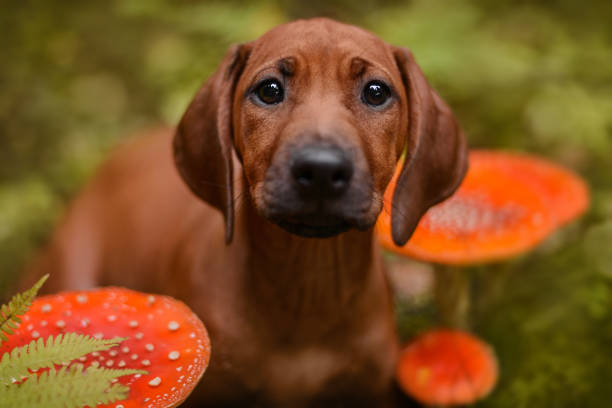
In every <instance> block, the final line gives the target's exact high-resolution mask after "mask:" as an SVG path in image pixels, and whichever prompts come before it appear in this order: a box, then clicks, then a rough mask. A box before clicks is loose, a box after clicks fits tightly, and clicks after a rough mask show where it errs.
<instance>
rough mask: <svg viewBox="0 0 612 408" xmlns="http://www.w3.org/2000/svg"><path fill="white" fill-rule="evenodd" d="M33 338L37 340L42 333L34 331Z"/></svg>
mask: <svg viewBox="0 0 612 408" xmlns="http://www.w3.org/2000/svg"><path fill="white" fill-rule="evenodd" d="M32 337H33V338H35V339H36V338H38V337H40V333H39V332H37V331H36V330H34V331H33V332H32Z"/></svg>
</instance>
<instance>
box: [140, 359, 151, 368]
mask: <svg viewBox="0 0 612 408" xmlns="http://www.w3.org/2000/svg"><path fill="white" fill-rule="evenodd" d="M141 363H142V365H143V366H145V367H148V366H150V365H151V362H150V361H149V360H142V361H141Z"/></svg>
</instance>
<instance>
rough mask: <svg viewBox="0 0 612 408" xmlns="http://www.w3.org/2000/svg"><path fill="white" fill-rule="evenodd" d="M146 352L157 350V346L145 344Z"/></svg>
mask: <svg viewBox="0 0 612 408" xmlns="http://www.w3.org/2000/svg"><path fill="white" fill-rule="evenodd" d="M145 350H147V351H153V350H155V346H154V345H152V344H151V343H147V344H145Z"/></svg>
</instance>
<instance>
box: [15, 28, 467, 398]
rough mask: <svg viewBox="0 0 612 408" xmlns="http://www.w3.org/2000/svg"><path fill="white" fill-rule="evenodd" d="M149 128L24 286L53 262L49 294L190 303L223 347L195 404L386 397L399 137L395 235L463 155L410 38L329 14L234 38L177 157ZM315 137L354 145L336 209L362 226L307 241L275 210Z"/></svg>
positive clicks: (460, 167)
mask: <svg viewBox="0 0 612 408" xmlns="http://www.w3.org/2000/svg"><path fill="white" fill-rule="evenodd" d="M268 74H269V75H276V76H279V77H280V76H282V78H283V80H284V81H286V84H287V95H286V99H285V101H284V102H283V103H282V104H279V105H278V106H275V107H266V108H262V107H261V106H258V105H257V104H255V103H253V102H252V100H251V99H250V98H251V97H250V96H249V89H250V87H252V85H253V83H254V82H255V81H256V80H257V79H258V78H259V77H260V76H262V75H268ZM370 77H381V78H383V79H384V80H386V81H388V83H389V84H390V85H391V86H392V89H393V90H394V92H395V94H394V97H393V98H394V99H393V101H392V102H391V104H390V105H389V107H387V108H385V109H384V110H380V111H374V110H372V109H369V108H368V107H367V106H365V105H364V104H363V102H362V101H361V100H360V98H359V92H360V89H361V88H362V86H363V83H364V82H365V81H366V80H367V79H368V78H370ZM153 133H154V134H151V135H148V136H147V137H144V138H141V139H139V140H137V141H135V142H132V143H130V144H128V145H127V146H124V147H123V148H121V149H119V150H118V151H117V152H116V153H115V154H114V155H113V157H112V158H111V159H110V160H109V161H108V162H107V163H106V164H105V165H104V166H103V167H102V168H101V170H100V171H99V173H98V174H97V176H96V177H95V178H94V179H93V180H92V182H91V183H90V184H89V185H88V186H87V187H86V188H85V190H84V191H83V192H82V193H81V194H80V196H79V197H78V198H77V199H76V200H75V202H74V203H73V204H72V206H71V207H70V209H69V211H68V214H67V216H66V218H65V220H64V221H63V223H62V224H61V225H60V226H59V228H58V229H57V231H56V232H55V234H54V236H53V239H52V241H51V243H50V245H49V247H48V249H47V250H46V251H45V252H44V253H43V254H42V255H41V257H40V258H39V259H38V260H37V262H36V263H35V265H34V266H33V268H32V271H31V272H30V274H29V275H28V279H25V280H24V285H25V284H27V283H28V282H31V281H32V280H33V278H34V277H35V276H40V275H41V274H42V273H45V272H50V273H51V274H52V276H51V279H50V281H49V282H48V284H47V286H46V290H47V291H48V292H55V291H59V290H67V289H83V288H89V287H93V286H100V285H121V286H127V287H129V288H132V289H136V290H141V291H145V292H153V293H164V294H168V295H171V296H174V297H177V298H179V299H182V300H183V301H185V302H186V303H187V304H188V305H189V306H190V307H191V308H193V310H194V311H196V313H197V314H198V315H199V316H200V317H201V318H202V320H203V321H204V322H205V324H206V326H207V328H208V329H209V332H210V335H211V337H212V347H213V351H212V360H211V365H210V367H209V369H208V371H207V373H206V374H205V376H204V378H203V381H202V382H201V384H200V385H199V386H198V387H197V389H196V391H195V392H194V394H193V395H192V397H191V398H190V399H189V400H188V403H187V406H214V407H219V406H290V407H306V406H317V407H320V406H351V407H352V406H368V407H373V406H377V407H379V406H386V405H385V404H391V400H390V394H391V389H392V383H393V376H394V370H395V361H396V357H397V351H398V342H397V337H396V332H395V327H394V319H393V313H392V299H391V294H390V292H389V290H388V285H387V282H386V279H385V276H384V273H383V265H382V262H381V258H380V254H379V250H378V247H377V244H376V242H375V240H374V238H373V233H372V225H373V224H374V222H375V220H376V217H377V216H378V214H379V212H380V211H381V208H382V196H383V192H384V189H385V187H386V185H387V183H388V182H389V180H390V178H391V176H392V174H393V170H394V168H395V165H396V162H397V160H398V158H399V157H400V155H401V154H402V152H403V151H404V150H406V152H407V159H406V165H405V167H404V170H403V172H402V175H401V177H400V179H399V183H398V188H397V191H396V193H395V197H394V202H393V212H392V216H393V237H394V239H395V241H396V242H398V243H403V242H406V240H407V239H408V238H409V237H410V235H411V234H412V231H413V230H414V228H415V227H416V223H417V222H418V220H419V218H420V217H421V216H422V214H423V213H424V212H425V211H426V210H427V208H429V206H431V205H433V204H435V203H437V202H439V201H441V200H442V199H444V198H446V197H447V196H448V195H450V194H451V193H452V192H453V191H454V189H455V188H456V186H457V185H458V184H459V182H460V180H461V179H462V177H463V174H464V172H465V167H466V159H465V157H466V154H465V153H466V152H465V150H466V148H465V141H464V138H463V135H462V134H461V131H460V129H459V127H458V125H457V124H456V122H455V119H454V117H453V116H452V113H451V112H450V110H449V109H448V107H447V106H446V105H445V104H444V102H443V101H442V100H441V99H440V98H439V97H438V96H437V95H436V94H435V92H433V91H432V90H431V88H430V87H429V85H428V84H427V82H426V80H425V78H424V77H423V75H422V73H421V71H420V69H419V68H418V66H417V65H416V63H415V62H414V59H413V57H412V55H411V54H410V52H409V51H407V50H405V49H400V48H395V47H392V46H389V45H387V44H386V43H384V42H383V41H381V40H379V39H378V38H376V37H375V36H374V35H372V34H370V33H369V32H367V31H365V30H362V29H359V28H357V27H353V26H349V25H344V24H340V23H337V22H334V21H331V20H327V19H314V20H307V21H297V22H293V23H289V24H285V25H282V26H279V27H277V28H275V29H273V30H271V31H270V32H268V33H267V34H265V35H263V36H262V37H261V38H259V39H258V40H256V41H254V42H251V43H247V44H244V45H240V46H234V47H232V48H231V49H230V51H229V52H228V54H227V56H226V57H225V59H224V60H223V62H222V63H221V66H220V68H219V70H218V71H217V73H215V75H213V76H212V77H211V78H210V79H209V80H208V81H207V82H206V84H205V85H204V86H203V87H202V89H201V90H200V91H199V92H198V94H197V95H196V97H195V98H194V100H193V102H192V103H191V105H190V106H189V108H188V110H187V112H186V113H185V115H184V117H183V119H182V120H181V123H180V124H179V126H178V129H177V131H176V134H175V136H174V139H173V140H174V142H173V146H174V154H175V157H174V160H173V156H172V154H171V139H172V131H171V130H163V131H158V132H153ZM322 142H324V143H334V144H335V145H338V146H341V147H342V148H343V149H345V150H346V151H347V152H350V154H351V155H352V156H351V157H352V159H353V161H354V166H355V176H354V184H355V191H350V194H353V195H352V196H350V197H352V198H351V199H350V200H346V202H342V203H341V205H340V204H339V205H340V207H338V208H340V210H338V211H340V212H341V213H342V214H343V215H347V217H348V216H349V215H350V217H349V218H350V220H351V222H352V224H351V225H352V226H353V228H351V229H350V230H348V231H346V232H342V233H339V234H337V235H335V236H333V237H330V238H304V237H300V236H297V235H293V234H291V233H289V232H287V231H285V230H284V229H282V228H280V227H279V226H277V225H276V219H275V217H277V212H275V211H277V205H278V203H280V202H283V201H287V202H292V200H294V201H295V199H294V198H292V197H293V196H292V195H291V194H292V193H291V191H290V190H288V187H287V185H288V181H287V178H286V177H287V176H286V171H285V170H286V165H287V163H288V161H290V159H291V152H292V150H291V149H294V148H296V147H295V146H297V148H299V147H300V146H301V145H302V144H304V143H322ZM175 164H176V166H177V167H178V169H179V172H177V171H176V167H175ZM181 176H182V178H183V180H181ZM187 186H188V187H189V189H190V190H191V192H190V191H189V189H188V188H187ZM283 191H284V193H283ZM192 192H193V193H195V195H196V196H197V197H199V199H198V198H197V197H196V196H194V195H193V194H192ZM282 194H285V195H283V196H282V197H281V196H280V195H282ZM202 200H203V201H205V202H206V203H203V202H202ZM315 215H316V214H315ZM226 241H227V242H228V243H229V242H231V243H230V244H228V245H226ZM25 281H27V282H25Z"/></svg>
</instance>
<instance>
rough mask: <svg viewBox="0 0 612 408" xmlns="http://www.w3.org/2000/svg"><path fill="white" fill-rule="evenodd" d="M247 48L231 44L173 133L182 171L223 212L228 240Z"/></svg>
mask: <svg viewBox="0 0 612 408" xmlns="http://www.w3.org/2000/svg"><path fill="white" fill-rule="evenodd" d="M249 51H250V47H249V46H248V45H233V46H232V47H230V49H229V50H228V52H227V54H226V55H225V57H224V58H223V61H222V62H221V65H220V66H219V68H218V69H217V71H216V72H215V73H214V74H213V75H212V76H211V77H210V78H208V80H207V81H206V83H205V84H204V85H203V86H202V88H200V90H199V91H198V93H197V94H196V95H195V97H194V98H193V101H191V103H190V104H189V107H188V108H187V111H186V112H185V113H184V115H183V118H182V119H181V121H180V123H179V125H178V128H177V130H176V134H175V135H174V160H175V163H176V166H177V167H178V170H179V173H180V174H181V176H182V177H183V179H184V180H185V181H186V183H187V185H188V186H189V188H190V189H191V191H193V192H194V193H195V194H196V195H197V196H198V197H200V198H202V199H203V200H204V201H206V202H208V203H209V204H211V205H212V206H214V207H216V208H218V209H219V210H221V212H222V213H223V216H224V217H225V241H226V243H228V244H229V243H230V242H231V240H232V234H233V226H234V183H233V174H232V168H233V165H232V148H233V144H232V100H233V95H234V89H235V87H236V83H237V82H238V78H239V77H240V74H241V72H242V70H243V68H244V65H245V63H246V60H247V58H248V54H249Z"/></svg>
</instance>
